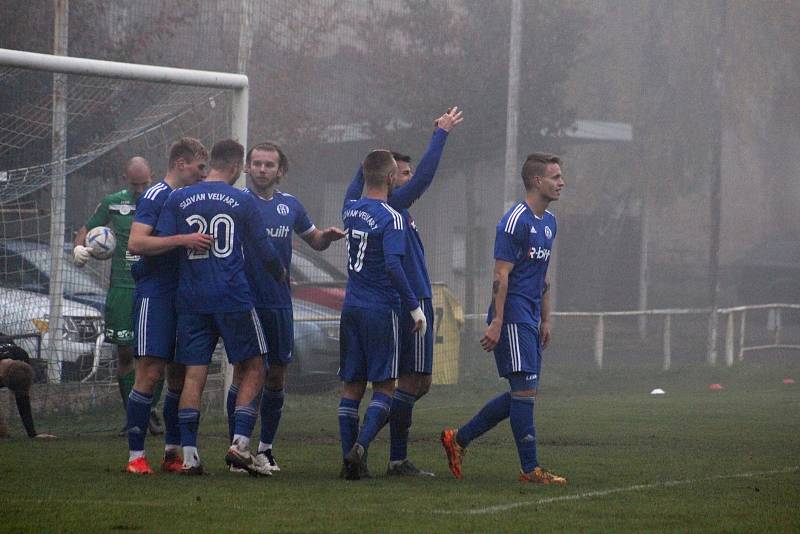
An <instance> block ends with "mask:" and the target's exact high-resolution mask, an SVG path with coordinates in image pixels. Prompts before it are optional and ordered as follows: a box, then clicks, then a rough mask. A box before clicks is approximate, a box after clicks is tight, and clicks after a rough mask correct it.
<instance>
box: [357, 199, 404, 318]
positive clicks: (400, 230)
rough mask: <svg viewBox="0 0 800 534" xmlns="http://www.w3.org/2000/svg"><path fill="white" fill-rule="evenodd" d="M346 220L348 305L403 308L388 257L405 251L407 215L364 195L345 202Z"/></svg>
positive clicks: (397, 255) (400, 254)
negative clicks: (404, 220) (405, 216)
mask: <svg viewBox="0 0 800 534" xmlns="http://www.w3.org/2000/svg"><path fill="white" fill-rule="evenodd" d="M342 222H343V223H344V230H345V233H346V234H347V237H346V238H345V239H346V240H347V241H346V243H347V275H348V276H347V290H346V292H345V297H344V305H345V306H351V307H357V308H393V309H399V306H400V295H399V293H398V292H397V290H396V289H395V287H394V285H393V284H394V282H393V281H392V280H391V279H390V275H389V269H388V256H390V255H394V256H396V257H398V258H399V257H401V256H403V254H404V253H405V246H406V245H405V243H406V241H405V239H406V238H405V230H404V226H405V225H404V224H403V217H402V216H401V215H400V214H399V213H398V212H396V211H395V210H394V209H392V208H391V207H389V205H388V204H386V203H385V202H382V201H380V200H374V199H370V198H362V199H361V200H352V201H346V202H345V205H344V209H343V210H342ZM407 283H408V282H406V284H407ZM409 291H410V289H409Z"/></svg>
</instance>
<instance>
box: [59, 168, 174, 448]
mask: <svg viewBox="0 0 800 534" xmlns="http://www.w3.org/2000/svg"><path fill="white" fill-rule="evenodd" d="M152 177H153V174H152V172H151V170H150V164H149V163H148V162H147V160H146V159H144V158H142V157H138V156H137V157H133V158H131V159H129V160H128V162H127V163H126V165H125V174H124V178H125V180H126V182H127V187H126V188H125V189H123V190H122V191H118V192H116V193H111V194H110V195H107V196H106V197H104V198H103V200H102V201H101V202H100V204H98V205H97V208H96V209H95V210H94V213H93V214H92V216H91V217H90V218H89V221H88V222H87V223H86V225H84V226H82V227H81V228H80V230H78V233H77V235H76V236H75V242H74V245H75V247H74V248H73V256H74V261H75V265H77V266H78V267H83V266H84V265H85V264H86V262H87V261H88V260H89V258H90V257H91V251H90V249H89V247H86V246H85V245H86V243H85V241H86V234H87V233H88V232H89V230H91V229H92V228H96V227H98V226H108V227H109V228H111V230H112V231H113V232H114V236H115V237H116V239H117V246H116V248H115V249H114V255H113V257H112V259H111V284H110V287H109V288H108V294H107V295H106V309H105V337H106V342H108V343H111V344H113V345H116V347H117V381H118V383H119V392H120V395H121V396H122V405H123V409H125V405H126V403H127V400H128V395H130V393H131V388H133V382H134V378H135V371H134V364H133V318H132V316H131V314H132V312H133V290H134V287H135V284H134V281H133V277H132V276H131V265H133V264H134V263H135V262H136V260H138V256H133V255H131V254H130V253H128V237H129V236H130V233H131V224H133V217H134V215H135V214H136V201H137V200H138V198H139V196H140V195H141V194H142V193H143V192H144V191H145V190H146V189H147V188H148V187H150V183H151V181H152ZM160 395H161V384H159V386H158V388H157V389H156V392H155V395H154V399H153V400H154V402H153V406H155V405H156V403H157V402H158V399H159V397H160ZM124 432H125V431H124V430H123V432H122V434H123V435H124ZM150 433H151V434H161V433H163V428H162V427H161V423H160V421H159V419H158V415H157V414H156V412H155V410H153V411H152V412H151V414H150Z"/></svg>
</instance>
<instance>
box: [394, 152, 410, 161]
mask: <svg viewBox="0 0 800 534" xmlns="http://www.w3.org/2000/svg"><path fill="white" fill-rule="evenodd" d="M392 157H393V158H394V160H395V161H404V162H406V163H411V156H406V155H405V154H401V153H400V152H395V151H394V150H392Z"/></svg>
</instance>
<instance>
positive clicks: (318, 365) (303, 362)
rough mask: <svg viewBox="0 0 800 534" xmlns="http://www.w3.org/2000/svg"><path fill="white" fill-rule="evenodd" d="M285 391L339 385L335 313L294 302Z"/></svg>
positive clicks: (337, 331) (297, 301) (303, 302)
mask: <svg viewBox="0 0 800 534" xmlns="http://www.w3.org/2000/svg"><path fill="white" fill-rule="evenodd" d="M292 308H293V311H294V350H293V351H292V352H293V356H294V361H293V362H292V365H291V366H289V374H290V378H289V387H290V388H291V387H293V388H299V389H303V390H310V391H313V390H325V389H330V388H331V387H333V386H335V385H337V384H338V383H339V379H338V376H337V372H338V370H339V310H337V309H333V308H328V307H325V306H321V305H319V304H316V303H313V302H309V301H306V300H302V299H299V298H295V299H293V300H292Z"/></svg>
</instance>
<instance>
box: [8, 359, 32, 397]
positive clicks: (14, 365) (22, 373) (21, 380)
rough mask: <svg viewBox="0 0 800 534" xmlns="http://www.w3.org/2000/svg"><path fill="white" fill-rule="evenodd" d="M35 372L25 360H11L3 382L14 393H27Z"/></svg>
mask: <svg viewBox="0 0 800 534" xmlns="http://www.w3.org/2000/svg"><path fill="white" fill-rule="evenodd" d="M34 377H35V373H34V372H33V368H32V367H31V366H30V365H28V364H27V363H25V362H20V361H15V362H11V365H9V366H8V371H7V372H6V377H5V384H6V387H8V389H10V390H11V391H13V392H14V393H27V392H28V391H30V389H31V384H33V379H34Z"/></svg>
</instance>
